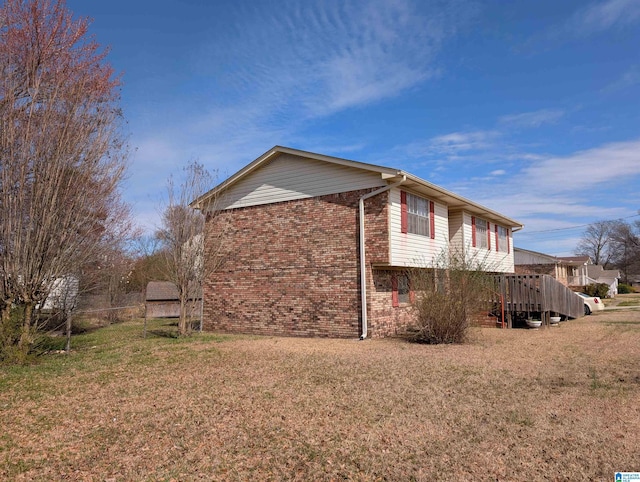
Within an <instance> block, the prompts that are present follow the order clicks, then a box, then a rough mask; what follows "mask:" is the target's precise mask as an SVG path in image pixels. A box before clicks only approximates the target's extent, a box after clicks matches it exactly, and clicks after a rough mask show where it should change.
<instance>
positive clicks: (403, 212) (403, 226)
mask: <svg viewBox="0 0 640 482" xmlns="http://www.w3.org/2000/svg"><path fill="white" fill-rule="evenodd" d="M408 227H409V223H408V222H407V193H406V192H405V191H400V232H402V233H406V232H408V231H409V229H408Z"/></svg>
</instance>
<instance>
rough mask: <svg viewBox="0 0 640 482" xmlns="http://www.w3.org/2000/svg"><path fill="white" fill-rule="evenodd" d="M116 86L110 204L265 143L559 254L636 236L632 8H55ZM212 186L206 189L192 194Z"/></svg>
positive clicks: (143, 212) (155, 199)
mask: <svg viewBox="0 0 640 482" xmlns="http://www.w3.org/2000/svg"><path fill="white" fill-rule="evenodd" d="M67 6H68V8H69V9H70V10H71V11H73V13H74V14H75V15H76V16H81V17H90V18H91V19H93V23H92V25H91V29H90V32H91V33H92V34H93V35H95V38H96V40H97V41H98V42H99V43H100V44H102V45H105V46H109V48H110V53H109V56H108V61H109V62H110V63H111V64H112V66H113V67H114V68H115V70H116V72H119V73H121V75H122V82H123V85H122V108H123V111H124V115H125V118H126V120H127V127H126V128H127V133H128V136H129V143H130V146H131V155H130V160H129V172H128V177H127V180H126V182H125V185H124V197H125V199H126V200H127V201H128V202H129V203H131V205H132V208H133V213H134V217H135V219H136V221H137V222H138V224H140V225H141V226H143V227H144V228H145V229H147V230H148V231H149V232H151V231H153V230H154V229H155V228H156V227H157V226H158V224H159V221H158V220H159V213H160V210H161V206H162V202H163V199H164V198H165V197H166V185H167V180H168V178H169V177H170V176H175V177H176V178H177V179H179V176H180V173H181V172H183V168H184V166H186V165H187V164H188V163H190V162H192V161H198V162H200V163H202V164H204V165H205V166H206V167H207V168H208V169H209V170H210V171H212V172H215V173H217V175H218V176H219V179H220V180H222V179H224V178H225V177H227V176H229V175H231V174H233V173H235V172H236V171H237V170H239V169H241V168H242V167H243V166H244V165H246V164H248V163H249V162H251V161H253V160H254V159H256V158H257V157H259V156H260V155H262V154H263V153H264V152H266V151H268V150H269V149H270V148H271V147H273V146H274V145H283V146H287V147H292V148H296V149H302V150H307V151H312V152H316V153H320V154H326V155H332V156H337V157H342V158H346V159H352V160H355V161H361V162H368V163H373V164H379V165H383V166H387V167H393V168H398V169H402V170H405V171H408V172H410V173H412V174H414V175H417V176H419V177H421V178H423V179H425V180H427V181H430V182H432V183H435V184H438V185H440V186H442V187H444V188H445V189H448V190H450V191H453V192H455V193H457V194H459V195H461V196H464V197H466V198H468V199H471V200H473V201H475V202H478V203H480V204H483V205H485V206H487V207H489V208H491V209H494V210H496V211H498V212H500V213H502V214H504V215H506V216H508V217H510V218H512V219H515V220H517V221H519V222H521V223H523V224H524V225H525V228H524V229H523V230H521V231H519V232H517V233H515V235H514V242H515V245H516V247H520V248H524V249H530V250H534V251H540V252H544V253H547V254H552V255H557V256H570V255H572V254H574V250H575V248H576V246H577V244H578V241H579V239H580V237H581V235H582V233H583V231H584V229H585V227H586V226H587V225H588V224H589V223H593V222H595V221H599V220H609V219H618V218H624V219H625V220H627V221H629V222H632V221H635V220H638V219H640V217H638V214H639V211H638V210H639V209H640V0H597V1H585V0H578V1H574V0H562V1H557V0H554V1H548V0H536V1H525V2H505V1H502V0H478V1H467V0H442V1H430V0H370V1H363V0H318V1H313V0H264V1H263V0H233V1H227V0H213V1H208V0H200V1H197V0H174V1H168V0H153V1H149V0H128V1H126V2H125V1H123V0H110V1H109V2H105V1H103V0H67ZM212 187H213V186H212Z"/></svg>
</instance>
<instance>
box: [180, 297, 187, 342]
mask: <svg viewBox="0 0 640 482" xmlns="http://www.w3.org/2000/svg"><path fill="white" fill-rule="evenodd" d="M178 334H179V335H180V336H186V335H188V334H189V329H188V323H187V299H186V296H184V295H181V296H180V321H179V322H178Z"/></svg>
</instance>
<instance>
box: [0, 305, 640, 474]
mask: <svg viewBox="0 0 640 482" xmlns="http://www.w3.org/2000/svg"><path fill="white" fill-rule="evenodd" d="M165 324H166V321H164V322H163V321H158V322H156V323H155V325H154V327H153V328H154V329H156V330H161V329H163V328H165V326H164V325H165ZM141 332H142V325H141V323H140V322H138V323H125V324H121V325H113V326H110V327H107V328H104V329H101V330H98V331H95V332H92V333H88V334H84V335H81V336H78V337H77V338H76V339H74V344H75V347H76V349H75V351H74V352H73V353H72V354H71V355H70V356H68V357H67V356H66V355H63V354H53V353H52V354H49V355H45V356H43V357H42V359H41V360H40V362H39V363H38V364H37V365H34V366H30V367H12V368H7V367H5V368H0V417H1V420H2V430H0V479H2V480H101V481H121V480H132V481H139V480H150V481H151V480H154V481H156V480H175V481H189V480H249V479H253V480H424V481H439V480H474V481H476V480H478V481H482V480H487V481H489V480H491V481H496V480H500V481H523V480H528V481H536V480H567V481H569V480H570V481H577V480H580V481H583V480H597V481H600V480H613V474H614V472H615V471H639V470H640V311H636V310H634V309H633V308H624V309H622V310H616V311H613V310H612V311H607V312H603V313H599V314H595V315H592V316H590V317H585V318H582V319H579V320H573V321H568V322H564V323H563V324H561V326H560V327H559V328H551V329H546V330H538V331H532V330H499V329H489V328H485V329H475V330H474V331H473V334H472V341H471V342H470V343H469V344H466V345H457V346H451V345H449V346H430V345H415V344H410V343H407V342H404V341H402V340H391V339H387V340H373V341H364V342H358V341H355V340H324V339H295V338H270V337H244V336H216V335H211V334H205V335H201V336H194V337H192V338H191V339H188V340H176V339H173V338H169V337H162V336H158V335H157V334H156V335H152V336H150V337H148V338H146V339H143V338H142V337H141Z"/></svg>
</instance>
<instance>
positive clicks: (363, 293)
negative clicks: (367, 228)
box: [358, 175, 407, 340]
mask: <svg viewBox="0 0 640 482" xmlns="http://www.w3.org/2000/svg"><path fill="white" fill-rule="evenodd" d="M406 180H407V176H406V175H403V176H402V179H400V180H399V181H398V182H396V183H393V184H389V185H388V186H384V187H381V188H380V189H376V190H375V191H372V192H370V193H367V194H365V195H364V196H362V197H361V198H360V200H359V201H358V209H359V217H358V221H359V224H360V303H361V305H362V306H361V308H360V310H361V313H362V334H361V335H360V339H361V340H364V339H365V338H366V337H367V269H366V266H365V254H366V253H365V246H364V245H365V238H364V201H365V199H369V198H370V197H373V196H377V195H378V194H381V193H383V192H385V191H388V190H390V189H393V188H394V187H398V186H399V185H400V184H402V183H403V182H405V181H406Z"/></svg>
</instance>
